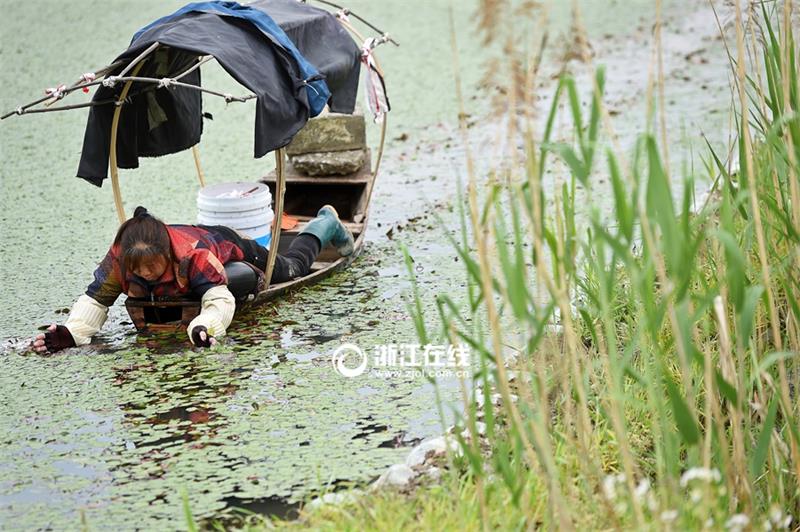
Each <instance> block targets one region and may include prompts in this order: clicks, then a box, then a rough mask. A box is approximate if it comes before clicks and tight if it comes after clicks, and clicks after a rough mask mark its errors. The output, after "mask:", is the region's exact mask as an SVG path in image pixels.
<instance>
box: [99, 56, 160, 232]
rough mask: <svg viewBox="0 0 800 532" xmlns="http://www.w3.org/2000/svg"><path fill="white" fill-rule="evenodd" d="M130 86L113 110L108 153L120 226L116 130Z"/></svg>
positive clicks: (122, 211)
mask: <svg viewBox="0 0 800 532" xmlns="http://www.w3.org/2000/svg"><path fill="white" fill-rule="evenodd" d="M154 44H156V43H154ZM148 50H150V51H152V50H155V47H152V46H151V47H150V48H148ZM140 57H141V56H140ZM142 59H144V57H141V59H139V64H137V65H136V66H135V67H134V69H133V73H134V75H136V74H137V73H138V72H139V69H140V68H142V65H144V63H142ZM132 84H133V80H130V81H127V82H125V86H124V87H123V88H122V93H120V95H119V99H118V100H117V103H118V105H117V108H116V109H114V118H112V120H111V143H110V145H111V146H110V149H109V151H108V164H109V167H110V168H111V188H112V190H113V191H114V206H115V207H116V208H117V217H118V218H119V223H120V225H122V224H123V223H125V220H126V219H127V218H126V217H125V206H124V205H123V204H122V192H121V191H120V187H119V168H118V167H117V130H118V129H119V116H120V114H121V113H122V105H121V103H122V102H123V101H125V98H127V97H128V91H129V90H130V89H131V85H132Z"/></svg>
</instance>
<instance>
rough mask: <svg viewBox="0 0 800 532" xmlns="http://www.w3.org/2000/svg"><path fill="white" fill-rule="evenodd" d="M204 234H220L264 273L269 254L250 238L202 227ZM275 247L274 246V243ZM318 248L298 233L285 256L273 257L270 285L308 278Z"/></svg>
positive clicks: (308, 236)
mask: <svg viewBox="0 0 800 532" xmlns="http://www.w3.org/2000/svg"><path fill="white" fill-rule="evenodd" d="M199 227H202V228H203V229H206V230H207V231H213V232H215V233H218V234H221V235H222V236H223V237H224V238H225V240H228V241H231V242H233V243H234V244H236V245H237V246H238V247H239V248H240V249H241V250H242V251H243V252H244V260H245V261H246V262H249V263H250V264H252V265H253V266H255V267H257V268H259V269H260V270H261V271H266V270H267V256H268V254H269V250H267V248H265V247H264V246H262V245H261V244H259V243H258V242H256V241H255V240H252V239H250V238H243V237H242V236H241V235H239V233H237V232H236V231H234V230H233V229H231V228H230V227H225V226H224V225H201V226H199ZM273 244H274V245H276V246H277V245H278V243H277V242H273ZM321 247H322V246H321V244H320V241H319V239H317V237H315V236H314V235H311V234H308V233H301V234H299V235H297V237H296V238H295V239H294V240H292V244H291V245H290V246H289V249H288V250H286V253H284V254H283V255H281V254H280V253H279V254H278V255H277V256H276V257H275V267H274V268H273V269H272V279H271V280H270V284H276V283H283V282H286V281H291V280H292V279H296V278H297V277H303V276H304V275H308V273H309V272H310V271H311V265H312V264H313V263H314V260H315V259H316V258H317V255H319V252H320V248H321Z"/></svg>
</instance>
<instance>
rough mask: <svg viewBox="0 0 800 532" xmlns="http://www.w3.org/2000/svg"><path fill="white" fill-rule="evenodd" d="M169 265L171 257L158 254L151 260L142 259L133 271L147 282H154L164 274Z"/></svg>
mask: <svg viewBox="0 0 800 532" xmlns="http://www.w3.org/2000/svg"><path fill="white" fill-rule="evenodd" d="M168 267H169V259H167V258H166V257H164V256H163V255H158V256H156V257H153V258H152V259H149V260H144V261H142V263H141V264H139V267H138V268H134V269H133V273H134V274H135V275H138V276H139V277H141V278H142V279H144V280H145V281H147V282H150V283H152V282H153V281H156V280H158V278H159V277H161V276H162V275H164V272H165V271H167V268H168Z"/></svg>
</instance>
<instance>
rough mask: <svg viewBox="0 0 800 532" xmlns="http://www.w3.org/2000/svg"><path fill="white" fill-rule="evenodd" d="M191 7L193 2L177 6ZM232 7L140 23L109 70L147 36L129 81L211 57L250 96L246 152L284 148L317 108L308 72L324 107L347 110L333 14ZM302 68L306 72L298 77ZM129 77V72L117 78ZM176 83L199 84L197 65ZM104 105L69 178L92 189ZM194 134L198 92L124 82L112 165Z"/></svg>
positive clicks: (352, 60) (348, 91) (104, 134)
mask: <svg viewBox="0 0 800 532" xmlns="http://www.w3.org/2000/svg"><path fill="white" fill-rule="evenodd" d="M209 4H218V5H219V6H220V7H222V8H223V9H217V8H216V7H214V6H212V8H209V7H208V5H209ZM192 6H202V7H200V8H197V9H187V8H190V7H192ZM237 6H238V4H236V3H235V2H202V3H198V4H190V5H189V6H187V7H186V8H183V9H182V10H179V11H178V12H176V13H174V14H173V15H170V16H168V17H164V18H163V19H159V20H158V21H156V22H155V23H153V24H151V25H149V26H146V27H145V28H143V30H141V31H140V32H139V33H137V35H136V36H135V37H134V40H133V42H132V43H131V46H130V48H128V49H127V50H126V51H125V52H123V53H122V54H121V55H120V56H119V57H117V59H116V60H117V61H119V60H122V63H121V66H119V67H117V68H116V69H115V70H114V71H113V72H111V75H118V74H119V73H120V72H121V71H122V69H123V68H125V65H127V64H128V63H129V62H130V61H131V60H133V59H134V58H135V57H136V56H138V55H139V54H140V53H142V52H143V51H144V50H146V49H147V48H148V47H149V46H150V45H152V44H153V43H154V42H158V43H160V44H161V46H160V47H159V48H158V49H157V50H156V51H155V52H153V53H151V54H150V55H149V56H148V58H147V59H146V60H145V61H143V62H142V67H141V69H140V70H139V71H138V73H137V76H139V77H150V78H164V77H167V78H171V77H175V76H178V75H179V74H181V73H183V72H185V71H186V70H187V69H188V68H190V67H191V66H192V65H193V64H195V63H196V62H197V58H198V57H199V56H203V55H212V56H214V57H215V58H216V60H217V61H218V62H219V64H220V65H221V66H222V67H223V68H224V69H225V70H226V71H227V72H228V73H229V74H230V75H231V76H232V77H233V78H234V79H235V80H236V81H238V82H239V83H241V84H242V85H243V86H244V87H246V88H247V89H249V90H250V91H252V92H253V93H254V94H255V95H256V96H257V100H256V120H255V143H254V155H255V157H262V156H264V155H265V154H266V153H268V152H270V151H273V150H275V149H277V148H280V147H283V146H285V145H286V144H288V143H289V141H291V139H292V137H294V135H295V133H297V131H299V130H300V128H302V127H303V126H304V125H305V123H306V122H307V121H308V118H309V116H313V114H312V112H313V111H312V107H313V108H318V107H319V102H313V101H312V102H311V104H310V103H309V99H308V94H309V93H311V94H312V99H313V97H314V96H316V95H317V93H321V94H323V95H324V94H325V93H324V92H323V91H320V90H319V89H318V88H317V87H318V86H319V83H320V80H314V79H313V69H316V71H317V72H318V73H319V74H320V75H321V76H322V77H323V78H324V82H322V83H324V86H327V89H328V90H329V91H330V99H329V100H328V105H329V106H330V108H331V110H332V111H333V112H339V113H352V112H353V109H354V107H355V100H356V93H357V91H358V76H359V66H360V63H359V61H360V50H359V47H358V46H357V45H356V43H355V42H353V40H352V38H351V37H350V36H349V35H348V34H347V32H346V31H345V30H344V28H342V27H341V25H340V24H339V23H338V21H337V20H336V19H335V18H334V17H333V15H331V14H330V13H328V12H327V11H325V10H323V9H319V8H316V7H313V6H309V5H308V4H305V3H301V2H297V0H258V1H256V2H254V3H252V4H248V5H247V6H244V8H243V7H242V6H238V8H237ZM226 9H229V10H233V11H232V13H233V14H231V12H227V13H226V12H225V11H226ZM184 10H185V11H184ZM182 11H183V12H182ZM248 12H255V13H254V14H255V17H256V18H260V13H263V14H265V15H266V16H267V17H268V18H269V19H270V20H272V21H274V23H275V24H276V25H277V27H279V28H280V29H282V30H283V32H285V35H286V36H287V37H288V38H289V39H290V40H291V42H292V43H294V46H295V47H296V50H291V49H290V48H291V47H287V46H284V45H282V44H281V39H280V38H276V37H275V35H271V34H268V33H267V32H266V31H265V25H264V24H263V19H262V20H261V22H262V23H261V24H259V23H257V22H256V21H254V20H251V19H249V18H248V16H243V15H246V14H247V13H248ZM259 12H260V13H259ZM266 29H270V28H269V27H268V26H267V27H266ZM297 52H299V53H300V54H302V56H303V57H304V58H305V59H306V60H307V62H308V64H307V65H304V64H303V62H302V61H299V60H298V58H297ZM308 65H310V66H311V67H312V70H311V71H310V70H309V69H308ZM309 73H311V74H312V78H309V77H307V76H308V74H309ZM132 74H133V71H130V72H128V73H127V74H126V75H129V76H130V75H132ZM180 81H181V82H183V83H189V84H192V85H197V86H199V85H200V69H199V68H198V69H196V70H194V71H193V72H191V73H190V74H188V75H187V76H185V77H183V78H181V79H180ZM308 84H312V87H309V86H308ZM123 86H124V83H121V82H117V83H116V84H115V85H114V86H113V87H107V86H103V85H100V86H98V89H97V91H96V92H95V94H94V98H93V100H94V101H96V102H98V101H102V100H108V99H110V98H114V99H116V98H117V97H119V95H120V93H121V91H122V88H123ZM315 89H316V92H314V90H315ZM312 104H313V105H312ZM114 109H115V106H114V105H113V104H106V105H98V106H95V107H92V108H91V109H90V111H89V118H88V122H87V125H86V133H85V135H84V140H83V150H82V153H81V160H80V165H79V167H78V177H82V178H84V179H86V180H87V181H89V182H90V183H93V184H95V185H97V186H100V185H101V184H102V181H103V179H105V178H106V177H107V174H108V156H109V151H110V132H111V122H112V118H113V114H114ZM314 110H316V109H314ZM202 132H203V118H202V95H201V93H200V92H199V91H197V90H193V89H187V88H183V87H177V86H168V87H159V86H158V85H154V84H152V83H138V82H134V83H133V84H132V85H131V89H130V92H129V94H128V98H127V99H126V103H125V105H123V107H122V112H121V114H120V123H119V128H118V133H117V135H118V137H117V164H118V166H119V167H120V168H138V166H139V157H156V156H160V155H166V154H170V153H176V152H179V151H182V150H185V149H187V148H190V147H191V146H194V145H195V144H197V143H198V142H199V141H200V136H201V135H202Z"/></svg>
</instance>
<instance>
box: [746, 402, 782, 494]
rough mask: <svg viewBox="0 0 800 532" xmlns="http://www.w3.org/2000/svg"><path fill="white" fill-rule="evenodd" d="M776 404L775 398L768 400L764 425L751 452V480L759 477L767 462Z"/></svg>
mask: <svg viewBox="0 0 800 532" xmlns="http://www.w3.org/2000/svg"><path fill="white" fill-rule="evenodd" d="M778 402H779V401H778V399H777V398H776V397H775V396H773V397H772V398H771V399H770V402H769V408H768V410H767V417H766V419H764V424H763V425H762V426H761V434H759V435H758V440H757V442H756V448H755V450H754V451H753V457H752V458H751V459H750V473H751V474H752V476H753V478H758V477H760V476H761V472H762V471H763V470H764V464H765V463H766V461H767V453H768V452H769V442H770V440H771V439H772V430H773V428H774V427H775V417H776V414H777V412H778Z"/></svg>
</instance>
